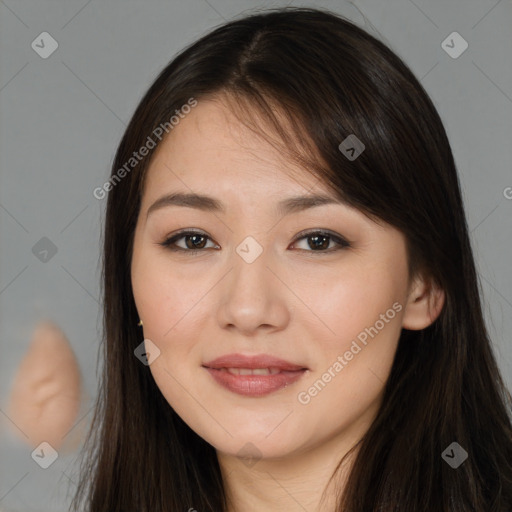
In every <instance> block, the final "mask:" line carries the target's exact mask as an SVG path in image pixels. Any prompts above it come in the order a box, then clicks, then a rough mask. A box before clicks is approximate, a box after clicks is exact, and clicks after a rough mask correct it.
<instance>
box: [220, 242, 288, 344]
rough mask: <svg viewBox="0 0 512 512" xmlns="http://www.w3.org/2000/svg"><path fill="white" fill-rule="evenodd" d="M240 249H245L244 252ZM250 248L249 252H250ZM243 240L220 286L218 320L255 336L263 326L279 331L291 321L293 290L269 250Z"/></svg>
mask: <svg viewBox="0 0 512 512" xmlns="http://www.w3.org/2000/svg"><path fill="white" fill-rule="evenodd" d="M243 249H248V251H246V252H244V250H243ZM251 251H252V253H251ZM254 251H256V247H255V245H253V246H251V241H250V240H249V241H248V243H247V245H244V244H243V243H242V244H240V246H239V247H238V248H237V251H235V252H234V253H233V255H232V256H231V258H230V263H232V266H231V270H230V271H229V272H228V274H227V275H226V277H225V278H224V279H223V280H222V282H221V283H219V284H220V286H219V295H218V299H219V300H218V306H217V320H218V323H219V326H220V327H221V328H223V329H230V330H233V331H235V330H236V331H239V332H240V333H242V334H244V335H245V336H255V335H257V333H258V332H260V331H262V330H264V331H267V332H272V331H279V330H282V329H284V328H286V325H287V324H288V322H289V321H290V316H291V315H290V301H291V300H292V299H293V297H294V295H293V293H292V292H291V291H290V290H289V289H288V288H287V286H286V285H285V284H284V281H286V279H285V276H280V275H279V274H281V273H282V272H281V271H280V270H279V268H278V266H277V265H276V264H275V261H273V259H272V258H271V254H270V251H266V250H263V251H258V252H259V254H256V253H255V252H254Z"/></svg>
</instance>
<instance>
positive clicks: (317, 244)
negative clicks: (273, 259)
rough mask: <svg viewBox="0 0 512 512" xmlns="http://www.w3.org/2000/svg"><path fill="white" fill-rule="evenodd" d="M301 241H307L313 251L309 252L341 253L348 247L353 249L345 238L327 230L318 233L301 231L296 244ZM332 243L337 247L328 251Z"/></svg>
mask: <svg viewBox="0 0 512 512" xmlns="http://www.w3.org/2000/svg"><path fill="white" fill-rule="evenodd" d="M299 240H306V241H307V242H306V244H307V246H308V247H310V248H311V249H312V250H311V251H308V250H307V249H305V250H306V251H307V252H321V253H326V252H329V253H330V252H334V251H339V250H340V249H345V248H347V247H351V243H350V242H349V241H348V240H346V239H345V238H343V237H342V236H341V235H338V234H335V233H332V232H330V231H325V230H318V231H306V232H304V231H301V232H300V233H299V234H298V235H297V237H296V238H295V241H294V242H293V243H294V244H295V243H296V242H297V241H299ZM330 242H334V243H335V245H336V246H335V247H334V248H331V249H328V250H324V249H327V247H328V246H329V245H330Z"/></svg>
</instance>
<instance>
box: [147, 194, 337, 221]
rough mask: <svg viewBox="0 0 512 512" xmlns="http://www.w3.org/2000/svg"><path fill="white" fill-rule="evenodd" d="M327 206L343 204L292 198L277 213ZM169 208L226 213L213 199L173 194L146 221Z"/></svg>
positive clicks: (328, 199) (314, 197)
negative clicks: (158, 211)
mask: <svg viewBox="0 0 512 512" xmlns="http://www.w3.org/2000/svg"><path fill="white" fill-rule="evenodd" d="M328 204H338V205H342V204H345V203H343V202H342V201H341V200H337V199H335V198H333V197H330V196H325V195H303V196H294V197H289V198H287V199H283V200H281V201H279V203H277V213H278V214H280V215H288V214H290V213H294V212H299V211H303V210H307V209H309V208H315V207H317V206H323V205H328ZM169 206H182V207H186V208H196V209H198V210H202V211H206V212H219V213H226V207H225V206H224V204H223V203H222V202H221V201H219V200H218V199H215V198H214V197H210V196H207V195H204V194H195V193H183V192H174V193H170V194H166V195H164V196H162V197H160V198H159V199H157V200H156V201H155V202H154V203H153V204H152V205H151V206H150V207H149V208H148V211H147V214H146V219H147V218H148V217H149V215H150V213H152V212H154V211H156V210H159V209H161V208H165V207H169Z"/></svg>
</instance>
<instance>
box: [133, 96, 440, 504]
mask: <svg viewBox="0 0 512 512" xmlns="http://www.w3.org/2000/svg"><path fill="white" fill-rule="evenodd" d="M220 99H221V98H214V99H210V100H201V101H200V102H199V104H198V105H197V106H196V107H195V108H194V109H193V110H192V111H191V113H190V114H188V115H187V116H186V117H185V119H183V120H181V121H180V123H179V125H178V126H176V127H175V128H174V130H173V131H172V132H170V134H169V136H168V137H167V138H166V139H164V141H163V142H162V144H161V145H160V147H159V148H158V151H157V152H156V154H155V156H154V158H153V160H152V162H151V165H150V166H149V169H148V174H147V181H146V183H145V187H144V191H143V195H142V203H141V210H140V214H139V218H138V221H137V225H136V230H135V239H134V248H133V258H132V268H131V278H132V285H133V292H134V299H135V302H136V306H137V310H138V313H139V316H140V318H141V319H142V320H143V323H144V326H143V331H144V337H145V338H146V339H150V340H151V341H152V342H153V343H154V344H155V345H156V346H157V347H158V348H159V350H160V355H159V356H158V357H157V358H156V359H155V360H154V361H153V362H152V363H151V365H150V370H151V373H152V375H153V377H154V379H155V381H156V383H157V385H158V386H159V388H160V390H161V391H162V393H163V395H164V396H165V398H166V400H167V401H168V403H169V404H170V405H171V406H172V407H173V408H174V410H175V411H176V412H177V413H178V414H179V415H180V417H181V418H182V419H183V420H184V421H185V422H186V423H187V424H188V425H189V426H190V428H192V429H193V430H194V431H195V432H196V433H197V434H199V435H200V436H201V437H203V438H204V439H205V440H206V441H207V442H209V443H210V444H211V445H213V446H214V447H215V448H216V451H217V455H218V459H219V463H220V466H221V470H222V474H223V478H224V481H225V485H226V488H227V490H228V496H229V500H230V511H231V512H234V511H241V510H244V511H247V512H254V511H263V510H264V511H274V510H276V511H277V510H279V511H281V510H287V511H291V512H294V511H304V510H308V511H316V510H323V511H325V510H334V503H335V501H334V489H332V488H330V487H329V488H328V489H327V491H326V493H325V501H324V502H323V503H321V495H322V492H323V491H324V488H326V485H327V482H328V480H329V477H330V476H331V474H332V472H333V471H334V469H335V467H336V465H337V464H338V462H339V460H340V459H341V458H342V456H343V455H344V454H345V453H347V451H348V450H349V449H350V448H351V447H352V446H353V445H354V444H355V443H356V442H357V441H358V440H359V439H360V437H361V436H362V435H363V434H364V432H365V431H366V430H367V429H368V427H369V426H370V424H371V422H372V420H373V419H374V418H375V415H376V413H377V410H378V407H379V405H380V403H381V399H382V393H383V388H384V383H385V381H386V379H387V377H388V375H389V372H390V369H391V366H392V361H393V357H394V354H395V350H396V347H397V342H398V338H399V335H400V331H401V329H402V328H403V327H406V328H408V329H422V328H424V327H426V326H427V325H429V324H430V323H431V322H432V321H433V320H434V319H435V318H436V317H437V315H438V314H439V312H440V310H441V307H442V304H443V302H444V294H443V293H442V291H439V290H436V289H433V288H432V287H430V286H428V281H427V280H426V279H422V278H420V277H417V278H415V279H414V280H412V279H409V276H408V272H407V255H406V246H405V239H404V236H403V235H402V233H401V232H399V231H398V230H396V229H395V228H393V227H392V226H389V225H386V224H382V225H379V224H377V223H374V222H372V221H371V220H370V219H368V218H367V217H366V216H364V215H363V214H362V213H361V212H359V211H357V210H355V209H353V208H350V207H348V206H346V205H343V204H339V203H338V204H335V205H323V206H318V207H314V208H310V209H308V210H304V211H301V212H294V213H291V214H289V215H287V216H280V215H277V214H276V212H275V205H276V203H277V202H278V201H280V200H281V199H283V198H286V197H290V196H295V195H304V194H309V193H311V194H312V193H316V192H319V193H324V194H329V191H328V189H327V188H326V187H324V186H323V185H322V184H321V183H319V182H318V180H317V179H316V178H314V177H313V176H311V175H309V174H308V173H307V172H306V171H304V170H302V169H300V168H298V167H296V166H295V165H294V164H292V163H291V162H290V161H286V160H285V159H283V157H282V156H281V154H280V153H279V152H278V151H277V150H276V149H274V148H273V147H272V146H270V145H269V144H268V143H266V142H265V141H264V140H263V139H262V138H260V137H258V136H257V135H256V134H255V133H254V132H252V131H250V130H248V129H247V128H246V127H245V126H244V125H242V124H240V122H239V121H238V120H237V119H236V118H235V117H234V116H233V114H232V113H231V111H230V110H229V108H228V107H227V106H226V104H225V103H224V102H222V101H220ZM340 158H341V156H340ZM290 170H292V171H293V176H292V175H291V173H290ZM171 191H182V192H185V193H187V192H195V193H202V194H207V195H211V196H214V197H215V198H217V199H219V200H220V201H222V202H223V203H225V205H226V213H219V212H217V213H212V212H206V211H201V210H198V209H194V208H186V207H180V206H175V205H173V206H167V207H164V208H162V209H158V210H155V211H154V212H152V213H151V214H150V215H149V217H147V218H146V214H147V210H148V208H149V207H150V206H151V205H152V204H153V203H154V202H155V201H156V200H157V199H158V198H160V197H161V196H162V195H164V194H166V193H169V192H171ZM183 228H192V229H194V230H197V231H201V232H203V233H204V234H205V235H206V236H207V237H208V238H206V239H199V240H198V242H199V243H198V245H200V244H203V245H200V246H201V247H202V246H204V248H202V249H200V251H202V252H199V251H198V252H197V255H195V256H194V255H192V252H189V253H181V252H172V251H170V250H169V249H168V248H165V247H162V246H160V245H159V243H160V242H163V241H164V240H165V239H167V238H169V236H170V235H172V234H174V233H175V232H177V231H178V230H180V229H183ZM305 229H308V230H315V229H325V230H330V231H332V232H334V233H335V234H339V235H341V236H342V237H344V238H346V239H347V240H349V241H350V242H351V243H352V245H351V247H349V248H344V249H340V250H338V251H334V252H332V251H331V252H329V251H330V250H331V248H334V247H337V244H336V243H335V242H334V241H333V240H332V239H331V241H329V239H327V241H326V242H325V243H326V246H325V247H326V248H323V249H317V250H315V244H314V241H311V239H308V238H302V239H300V240H295V238H296V235H297V234H298V233H299V232H300V231H302V230H305ZM247 236H251V237H253V238H254V239H255V240H257V242H258V243H259V244H260V246H261V247H262V248H263V252H262V253H261V254H260V255H259V257H257V258H256V259H255V261H253V262H252V263H247V262H246V261H245V260H244V259H242V258H241V257H240V256H239V254H238V253H237V252H236V248H237V246H238V245H239V244H240V243H241V242H242V241H243V240H244V239H245V238H246V237H247ZM308 241H309V242H310V243H308ZM186 243H187V239H184V238H181V239H179V240H177V241H176V244H178V245H179V246H180V247H182V248H185V249H186V248H187V245H186ZM196 243H197V242H196ZM188 244H189V245H188V247H194V245H193V244H192V243H191V241H190V239H189V242H188ZM327 244H329V245H328V246H327ZM189 250H190V249H189ZM322 251H323V252H322ZM396 302H398V303H399V304H400V305H401V306H402V308H401V311H400V312H398V313H397V314H396V316H395V317H394V318H393V319H392V320H389V322H387V323H386V324H385V327H384V328H383V329H382V330H380V331H379V333H378V335H377V336H375V337H374V338H373V339H370V341H369V342H368V344H367V345H366V346H364V348H363V349H362V350H361V351H360V352H358V353H357V355H354V357H353V359H352V360H350V361H348V364H347V365H346V366H345V367H344V368H343V370H342V371H341V372H339V373H338V374H337V375H336V377H335V378H333V379H332V380H331V382H329V383H328V384H327V385H326V386H325V387H324V388H323V389H322V391H321V392H319V393H318V394H317V395H316V396H315V397H313V398H312V399H311V401H310V402H309V403H308V404H305V405H304V404H301V403H300V402H299V401H298V398H297V397H298V393H299V392H301V391H304V390H306V391H307V390H308V388H309V387H310V386H312V385H313V383H314V382H315V381H317V380H318V379H319V378H321V377H322V374H324V373H325V372H326V371H327V369H328V368H329V367H332V365H333V363H334V362H335V361H336V360H337V358H338V356H340V355H342V356H343V354H344V353H345V352H346V351H347V350H349V349H350V346H351V343H352V341H353V340H354V339H355V338H356V337H357V335H358V334H359V333H361V332H362V331H363V330H364V329H365V328H367V327H370V326H373V325H374V324H375V322H376V321H377V320H378V319H379V315H381V314H384V313H385V312H386V311H387V310H389V309H390V308H391V307H392V305H393V304H394V303H396ZM234 352H239V353H243V354H247V355H251V354H261V353H266V354H271V355H274V356H276V357H281V358H283V359H286V360H288V361H291V362H293V363H296V364H300V365H302V366H304V367H307V368H308V371H307V372H306V374H305V375H304V376H303V378H302V379H301V380H300V381H298V382H296V383H293V384H292V385H290V386H288V387H286V388H284V389H281V390H279V391H277V392H274V393H271V394H269V395H266V396H263V397H246V396H241V395H238V394H235V393H232V392H231V391H228V390H226V389H224V388H223V387H221V386H219V385H218V384H217V383H216V382H215V381H214V380H213V379H212V377H211V376H210V375H209V373H208V372H207V371H206V370H205V369H204V368H202V364H203V363H205V362H207V361H209V360H211V359H213V358H215V357H218V356H220V355H223V354H229V353H234ZM246 443H252V445H250V446H254V447H255V448H252V450H253V453H252V454H253V455H254V457H255V459H254V460H253V462H255V463H254V464H251V463H248V461H246V460H243V459H242V457H241V456H240V450H242V448H243V447H244V446H245V445H246ZM248 451H249V452H251V450H250V449H249V448H247V447H246V448H245V450H242V453H246V452H248ZM249 455H251V453H249ZM350 460H351V459H349V461H350ZM345 469H346V468H345ZM344 474H345V473H343V474H342V475H344ZM342 482H343V479H342Z"/></svg>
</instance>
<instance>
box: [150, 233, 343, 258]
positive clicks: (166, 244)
mask: <svg viewBox="0 0 512 512" xmlns="http://www.w3.org/2000/svg"><path fill="white" fill-rule="evenodd" d="M193 235H198V236H200V237H204V238H207V239H208V240H211V238H210V237H209V236H208V235H206V234H205V233H203V232H201V231H190V230H186V231H180V232H178V233H175V234H174V235H172V236H171V237H169V238H167V239H165V240H164V241H163V242H160V243H159V244H158V245H161V246H162V247H165V248H166V249H168V250H170V251H174V252H188V253H192V254H193V255H197V254H198V253H200V252H204V251H205V249H204V248H203V249H183V247H177V246H175V245H173V244H175V243H176V242H177V241H178V240H180V239H181V238H185V237H186V236H193ZM315 235H320V236H324V237H327V238H329V239H330V240H331V241H333V242H335V243H337V244H338V247H335V248H334V249H332V248H331V249H327V250H317V251H314V250H306V249H299V250H301V251H305V252H311V253H320V254H326V253H329V254H330V253H332V252H336V251H339V250H341V249H346V248H348V247H351V246H352V244H351V243H350V242H349V241H347V240H346V239H345V238H343V237H341V236H339V235H335V234H334V233H331V232H329V231H323V230H318V231H306V232H304V231H301V232H300V233H299V234H298V235H297V237H296V238H295V240H294V241H293V244H295V243H297V242H298V241H300V240H302V239H304V238H310V237H313V236H315Z"/></svg>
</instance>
